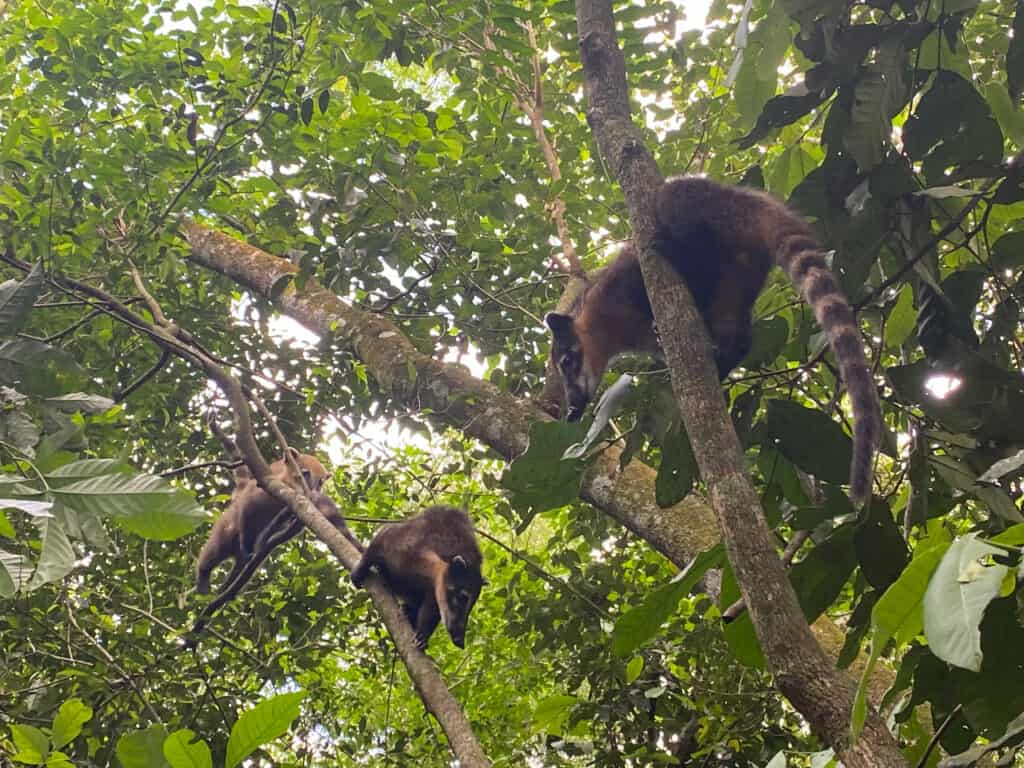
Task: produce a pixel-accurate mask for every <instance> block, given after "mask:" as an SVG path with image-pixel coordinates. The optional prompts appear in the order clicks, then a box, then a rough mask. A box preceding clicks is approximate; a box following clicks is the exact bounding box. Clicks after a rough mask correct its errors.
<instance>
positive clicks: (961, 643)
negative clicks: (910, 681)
mask: <svg viewBox="0 0 1024 768" xmlns="http://www.w3.org/2000/svg"><path fill="white" fill-rule="evenodd" d="M999 554H1002V550H1001V549H999V548H998V547H994V546H992V545H991V544H986V543H985V542H984V541H981V540H980V539H978V538H977V536H976V535H975V534H971V535H969V536H965V537H963V538H961V539H957V540H956V541H955V542H953V545H952V546H951V547H950V548H949V549H948V550H947V552H946V554H945V557H943V558H942V562H941V563H939V566H938V568H937V569H936V571H935V573H934V574H933V575H932V578H931V581H930V582H929V584H928V591H927V592H926V593H925V598H924V632H925V636H926V637H927V638H928V647H929V648H931V650H932V653H934V654H935V655H936V656H938V657H939V658H940V659H942V660H944V661H947V662H949V663H950V664H955V665H956V666H958V667H963V668H964V669H970V670H973V671H975V672H977V671H979V670H980V669H981V662H982V658H983V657H982V653H981V631H980V626H981V621H982V619H983V618H984V617H985V609H986V608H987V607H988V604H989V603H990V602H992V600H994V599H995V598H997V597H998V596H999V592H1000V588H1001V585H1002V583H1003V579H1004V578H1005V577H1006V575H1007V573H1008V572H1009V569H1008V568H1007V567H1006V566H1005V565H999V564H995V563H989V564H982V562H981V561H983V560H984V559H985V558H991V556H992V555H999Z"/></svg>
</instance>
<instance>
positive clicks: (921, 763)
mask: <svg viewBox="0 0 1024 768" xmlns="http://www.w3.org/2000/svg"><path fill="white" fill-rule="evenodd" d="M963 708H964V705H963V704H957V705H956V706H955V707H953V711H952V712H950V713H949V714H948V715H946V719H945V720H943V721H942V725H940V726H939V727H938V728H936V729H935V733H933V734H932V737H931V738H930V739H928V746H927V747H925V748H924V754H923V755H921V759H920V760H918V761H917V765H916V766H915V768H924V767H925V766H926V765H927V764H928V758H929V757H930V756H931V754H932V750H933V749H935V745H936V744H938V743H939V739H941V738H942V734H944V733H945V732H946V729H947V728H949V726H950V724H951V723H952V722H953V718H955V717H956V716H957V715H959V714H960V712H961V710H963Z"/></svg>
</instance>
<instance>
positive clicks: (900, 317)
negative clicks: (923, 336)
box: [885, 284, 917, 349]
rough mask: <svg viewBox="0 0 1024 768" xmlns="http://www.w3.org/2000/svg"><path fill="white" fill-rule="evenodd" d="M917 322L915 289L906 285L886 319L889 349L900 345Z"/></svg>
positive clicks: (886, 342)
mask: <svg viewBox="0 0 1024 768" xmlns="http://www.w3.org/2000/svg"><path fill="white" fill-rule="evenodd" d="M916 324H917V311H916V310H915V309H914V289H913V288H912V287H911V286H910V285H909V284H907V285H904V286H903V288H902V289H901V290H900V295H899V297H898V298H897V299H896V303H895V304H894V305H893V307H892V309H891V310H889V316H888V317H887V318H886V320H885V346H886V347H888V348H889V349H895V348H897V347H899V346H900V345H901V344H902V343H903V342H904V341H906V340H907V336H909V335H910V332H911V331H912V330H914V326H915V325H916Z"/></svg>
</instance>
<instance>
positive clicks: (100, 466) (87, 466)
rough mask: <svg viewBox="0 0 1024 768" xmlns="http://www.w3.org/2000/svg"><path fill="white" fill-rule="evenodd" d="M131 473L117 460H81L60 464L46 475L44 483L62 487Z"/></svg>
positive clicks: (127, 467) (126, 466) (129, 468)
mask: <svg viewBox="0 0 1024 768" xmlns="http://www.w3.org/2000/svg"><path fill="white" fill-rule="evenodd" d="M131 471H132V468H131V467H130V466H129V465H128V464H125V463H124V462H123V461H120V460H119V459H82V460H80V461H71V462H68V463H67V464H62V465H61V466H59V467H57V468H56V469H55V470H53V471H52V472H48V473H46V482H47V483H48V484H50V485H62V484H66V483H68V482H73V481H75V480H84V479H85V478H89V477H99V476H100V475H113V474H115V473H118V472H120V473H128V472H131Z"/></svg>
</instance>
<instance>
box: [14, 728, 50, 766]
mask: <svg viewBox="0 0 1024 768" xmlns="http://www.w3.org/2000/svg"><path fill="white" fill-rule="evenodd" d="M11 738H12V739H13V740H14V747H15V749H17V750H18V751H17V752H16V753H15V754H14V756H13V757H12V758H11V759H12V760H14V761H15V762H18V763H26V764H28V765H43V763H44V762H45V761H46V755H47V754H48V753H49V751H50V740H49V739H48V738H46V734H45V733H43V732H42V731H41V730H39V729H38V728H36V727H35V726H33V725H21V724H19V723H13V724H12V725H11Z"/></svg>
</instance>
